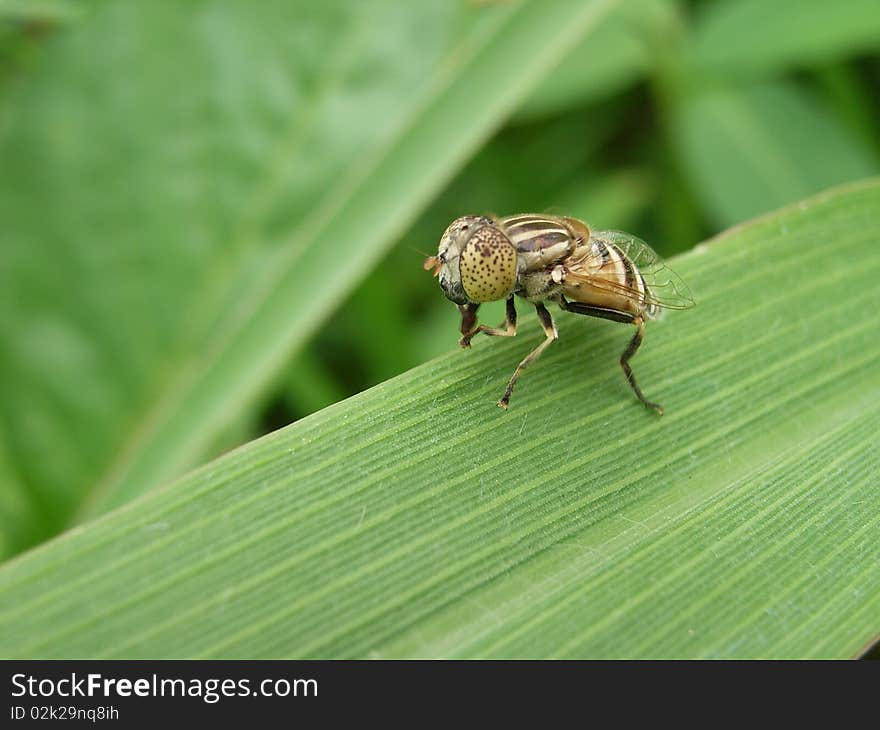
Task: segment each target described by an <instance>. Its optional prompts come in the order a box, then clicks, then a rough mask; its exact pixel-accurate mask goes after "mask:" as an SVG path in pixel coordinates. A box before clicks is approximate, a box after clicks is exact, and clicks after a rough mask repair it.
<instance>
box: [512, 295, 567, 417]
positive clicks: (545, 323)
mask: <svg viewBox="0 0 880 730" xmlns="http://www.w3.org/2000/svg"><path fill="white" fill-rule="evenodd" d="M535 309H536V310H537V312H538V319H539V320H540V321H541V326H542V327H543V328H544V334H545V335H546V339H545V340H544V341H543V342H542V343H541V344H540V345H538V346H537V347H536V348H535V349H534V350H532V351H531V352H530V353H529V354H528V355H526V357H524V358H523V361H522V362H521V363H520V364H519V365H518V366H517V368H516V370H515V371H514V373H513V377H512V378H511V379H510V382H509V383H508V384H507V390H505V391H504V395H503V396H502V397H501V400H500V401H498V405H499V406H500V407H501V408H505V409H506V408H507V405H508V403H509V402H510V394H511V393H513V386H514V385H516V381H517V379H518V378H519V374H520V373H521V372H522V371H523V368H524V367H526V366H527V365H528V364H529V363H530V362H533V361H534V360H537V359H538V358H539V357H540V356H541V353H542V352H544V350H545V349H547V345H549V344H550V343H551V342H553V341H554V340H556V339H557V338H558V337H559V333H558V332H557V331H556V325H555V324H553V317H551V316H550V312H548V311H547V308H546V307H545V306H544V305H543V304H541V303H540V302H539V303H538V304H536V305H535Z"/></svg>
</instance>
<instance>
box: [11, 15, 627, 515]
mask: <svg viewBox="0 0 880 730" xmlns="http://www.w3.org/2000/svg"><path fill="white" fill-rule="evenodd" d="M618 4H619V0H591V1H590V2H579V1H576V0H556V1H554V2H553V3H544V2H536V1H533V2H526V3H515V4H506V3H505V4H499V5H497V6H495V7H490V8H478V7H476V6H474V5H470V4H465V3H448V2H446V1H445V0H431V2H426V3H417V4H406V5H404V6H401V5H400V4H399V3H395V2H389V1H388V0H381V1H379V2H370V3H349V2H328V3H319V4H315V3H312V2H305V1H304V0H299V1H298V2H294V3H290V2H266V3H261V4H260V10H259V12H254V10H253V8H252V7H251V4H250V3H226V2H205V3H200V4H199V5H198V7H197V8H195V9H193V8H191V7H190V6H189V5H188V4H186V3H172V2H167V0H157V1H156V2H150V3H143V2H139V1H135V0H124V1H121V2H104V3H99V4H97V5H96V9H95V11H94V12H93V13H91V14H90V15H89V17H88V19H87V20H86V21H84V22H82V23H78V24H76V27H75V28H71V29H67V28H65V30H64V31H63V32H62V33H59V35H58V37H57V38H56V39H54V40H53V42H52V43H51V44H50V45H49V47H47V48H46V49H45V54H44V56H43V58H42V59H41V63H40V64H39V68H38V69H36V70H35V71H34V72H33V74H32V75H31V76H29V77H27V78H25V79H23V80H22V82H21V83H18V84H17V85H16V88H15V93H14V94H13V95H12V96H13V99H12V101H11V103H10V105H9V109H8V110H6V114H5V116H6V117H8V119H4V121H5V122H6V123H5V124H4V125H3V126H2V129H0V157H2V159H3V168H4V169H3V175H2V177H0V218H2V220H3V222H4V225H3V227H2V230H0V248H2V250H3V251H4V255H5V261H4V264H5V265H4V266H3V267H2V268H0V292H2V293H0V297H2V300H0V304H2V305H3V306H2V307H0V342H2V344H3V347H4V350H6V351H5V352H4V358H3V360H2V363H3V365H2V377H0V404H2V410H0V423H2V426H3V431H4V434H3V435H4V438H5V439H6V441H7V442H8V444H9V450H10V452H11V454H12V457H13V458H14V460H15V462H16V465H17V467H18V470H19V472H20V473H21V474H23V475H26V478H27V481H28V485H27V486H28V490H29V492H30V493H31V494H33V495H34V497H33V500H34V503H35V505H40V506H43V510H42V511H43V514H41V516H40V518H41V520H42V522H43V524H42V525H41V529H42V530H44V531H49V532H51V531H53V530H56V531H57V530H58V529H60V527H61V526H63V525H65V524H68V523H69V522H70V520H71V519H72V516H73V515H79V516H80V517H81V516H84V515H88V514H94V513H96V512H100V511H101V510H104V509H106V508H108V507H109V506H112V505H116V504H119V503H121V502H124V501H125V500H127V499H128V498H130V497H131V496H133V495H135V494H138V493H140V492H142V491H144V490H146V489H147V488H149V487H151V486H153V485H154V484H156V483H158V482H161V481H165V480H167V479H169V478H171V477H173V476H177V475H178V474H180V473H181V472H182V471H184V470H185V469H186V468H187V467H189V466H192V465H193V464H195V463H197V462H199V461H200V460H201V459H203V458H204V455H205V452H206V451H207V450H208V449H209V448H210V445H211V444H212V443H214V442H215V440H216V438H217V435H218V434H219V433H221V432H222V431H223V430H224V429H225V428H226V427H227V426H228V425H229V424H230V423H232V422H234V421H235V420H236V419H237V417H238V416H239V414H241V413H242V412H243V411H244V410H246V409H247V408H249V407H253V406H254V404H255V402H256V401H257V400H258V399H259V398H260V397H261V396H262V395H263V394H264V392H265V389H266V387H267V385H269V384H270V382H271V381H272V379H273V378H274V377H277V376H278V375H279V374H280V373H281V372H283V370H284V367H285V366H286V363H287V362H288V360H289V356H290V354H291V353H292V352H293V351H294V350H295V349H296V348H297V347H298V346H299V345H300V344H302V343H303V342H304V340H305V339H306V338H308V337H309V336H310V335H311V334H312V333H314V331H315V330H316V329H317V328H318V327H320V325H321V323H322V322H323V321H324V320H325V319H326V317H327V316H328V314H329V313H330V312H331V311H332V310H333V308H334V307H336V306H338V304H339V303H340V302H341V301H343V299H344V297H345V296H346V294H347V293H349V292H350V291H351V289H352V288H353V286H354V285H355V284H356V283H357V282H358V281H359V280H361V279H362V278H363V277H364V276H366V275H367V274H368V273H369V271H370V270H371V268H372V267H373V266H374V265H375V264H376V263H377V262H378V261H379V260H380V259H381V256H382V255H383V253H384V252H385V251H386V250H387V249H388V247H389V246H390V245H391V243H392V242H393V240H394V238H395V236H398V235H399V234H400V233H401V231H402V230H403V229H404V228H405V226H406V225H407V224H408V223H409V222H410V221H411V219H412V218H413V217H414V216H415V215H416V213H417V212H418V211H419V209H420V208H421V207H422V206H424V205H425V203H426V202H427V201H428V200H430V199H431V198H432V196H433V195H435V194H436V192H437V191H438V189H439V188H440V187H441V186H442V185H443V184H444V182H445V181H446V180H448V178H449V177H450V176H451V175H452V174H453V173H454V172H455V171H456V169H457V168H458V167H460V166H461V165H462V164H463V163H464V161H465V160H466V159H467V158H468V156H469V155H471V154H472V153H473V151H474V150H475V149H477V148H478V147H479V145H480V144H481V143H482V142H483V141H484V140H485V139H486V138H487V137H488V136H489V135H490V134H491V133H492V132H493V131H494V130H495V129H496V128H497V127H498V126H499V125H500V124H501V123H502V122H503V121H504V119H505V118H506V117H507V116H508V115H509V114H510V113H511V112H512V111H513V110H514V109H515V108H516V106H517V104H518V103H519V102H520V101H521V100H522V99H523V98H524V97H525V95H526V94H527V93H528V92H529V91H530V90H531V89H532V88H533V87H534V86H535V85H536V84H537V83H538V82H539V81H540V79H541V78H542V76H543V75H544V74H545V73H546V72H547V71H548V70H549V69H550V68H552V66H553V65H554V63H555V62H556V61H557V60H558V59H559V58H560V57H561V56H562V55H563V54H564V53H565V52H566V51H567V50H568V49H569V48H570V47H572V46H573V45H574V44H575V43H577V42H578V41H579V40H580V39H582V38H583V37H584V36H585V35H587V34H589V33H590V32H591V30H592V29H593V28H594V27H595V25H596V24H598V23H599V22H600V20H601V19H602V18H603V17H604V15H605V14H606V13H608V12H611V11H612V10H613V9H614V8H615V7H616V6H617V5H618ZM534 37H540V38H541V39H542V42H541V43H539V44H533V43H532V40H533V38H534ZM523 48H529V52H528V53H524V52H522V49H523ZM110 69H112V73H108V70H110ZM181 75H183V80H182V81H181V83H182V84H184V83H185V88H186V92H185V93H184V92H183V91H182V90H179V89H178V88H177V87H176V86H174V84H175V82H176V80H177V79H180V78H181ZM172 87H173V88H172ZM34 251H37V252H40V254H41V255H38V256H34ZM21 414H26V416H25V417H21ZM70 433H76V434H77V439H76V441H75V442H73V441H71V439H70V438H69V434H70ZM50 451H51V452H52V453H53V454H54V455H55V456H54V458H53V459H52V460H46V459H45V458H43V454H45V453H47V452H50ZM35 511H39V510H37V509H36V507H35ZM0 527H2V526H0Z"/></svg>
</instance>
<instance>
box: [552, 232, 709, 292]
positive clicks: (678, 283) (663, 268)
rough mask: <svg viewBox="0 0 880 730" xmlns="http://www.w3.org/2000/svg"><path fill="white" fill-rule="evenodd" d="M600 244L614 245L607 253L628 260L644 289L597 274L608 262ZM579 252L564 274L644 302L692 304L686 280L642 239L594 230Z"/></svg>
mask: <svg viewBox="0 0 880 730" xmlns="http://www.w3.org/2000/svg"><path fill="white" fill-rule="evenodd" d="M602 244H604V247H614V248H613V249H612V251H611V255H612V256H613V254H614V253H615V251H614V249H616V253H617V254H618V255H619V256H621V257H622V258H623V260H624V266H626V265H627V263H626V262H629V264H630V265H632V266H633V267H634V268H635V270H636V271H637V272H638V273H640V274H641V275H642V278H643V279H644V281H645V284H647V292H643V291H642V289H641V287H639V286H638V284H635V285H634V286H627V285H626V284H624V283H623V282H618V281H612V280H610V279H607V278H605V277H602V276H597V275H596V272H597V270H599V269H601V268H602V267H603V266H606V265H607V264H608V260H609V259H608V257H609V252H608V251H607V249H604V250H603V245H602ZM584 248H585V249H586V251H585V253H584V254H583V255H580V256H578V255H577V254H575V256H574V257H572V258H571V259H569V261H568V262H567V267H566V268H567V269H568V275H569V276H572V277H574V278H576V279H581V280H582V281H584V282H586V283H589V285H590V286H592V287H595V288H597V289H605V290H606V291H608V292H609V293H613V294H622V295H624V296H630V297H633V298H635V299H637V300H641V301H643V302H644V303H646V304H649V305H655V306H658V307H663V308H664V309H688V308H690V307H692V306H694V298H693V295H692V294H691V291H690V289H689V288H688V286H687V284H685V283H684V281H682V278H681V277H680V276H679V275H678V274H676V273H675V272H674V271H673V270H672V269H670V268H669V267H668V266H667V265H666V264H665V263H664V261H663V259H661V258H660V257H659V256H658V255H657V253H656V252H655V251H654V249H652V248H651V247H650V246H649V245H648V244H647V243H645V242H644V241H643V240H642V239H640V238H636V237H635V236H633V235H632V234H631V233H625V232H624V231H594V232H593V233H592V235H591V236H590V245H589V246H585V247H584Z"/></svg>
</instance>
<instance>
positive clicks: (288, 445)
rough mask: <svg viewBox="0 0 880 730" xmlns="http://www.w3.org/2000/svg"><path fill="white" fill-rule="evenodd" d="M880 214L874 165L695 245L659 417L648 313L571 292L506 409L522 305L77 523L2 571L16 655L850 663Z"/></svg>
mask: <svg viewBox="0 0 880 730" xmlns="http://www.w3.org/2000/svg"><path fill="white" fill-rule="evenodd" d="M878 227H880V181H877V180H874V181H867V182H863V183H860V184H857V185H850V186H847V187H845V188H842V189H838V190H834V191H830V192H828V193H825V194H823V195H821V196H819V197H817V198H814V199H811V200H805V201H802V202H801V203H799V204H797V205H795V206H793V207H791V208H789V209H787V210H783V211H780V212H777V213H774V214H772V215H769V216H766V217H765V218H762V219H760V220H757V221H753V222H750V223H745V224H743V225H741V226H738V227H737V228H735V229H734V230H733V231H731V232H729V233H727V234H725V235H724V236H722V237H721V238H720V239H718V240H715V241H712V242H710V243H709V244H707V245H705V246H700V247H698V248H697V249H695V250H693V251H690V252H688V253H686V254H684V255H683V256H680V257H678V258H677V259H676V260H675V261H674V262H673V265H674V266H675V268H676V270H678V271H679V273H681V274H682V275H683V276H684V278H685V280H686V281H687V282H688V283H689V284H690V285H691V287H692V288H693V290H694V294H695V295H696V298H697V306H696V308H695V309H693V310H691V311H689V312H676V313H671V314H670V315H669V316H667V317H666V318H665V319H663V320H661V321H658V322H652V323H650V325H649V328H648V332H647V337H646V340H645V344H644V345H643V347H642V350H641V351H640V352H639V355H638V357H637V358H636V359H635V368H636V373H637V376H638V377H639V379H640V383H641V385H642V387H643V388H644V389H645V391H646V393H647V394H648V395H649V396H652V397H654V398H657V399H658V400H660V401H661V402H662V403H664V405H665V406H666V415H665V416H663V418H658V417H657V416H656V415H655V414H653V413H649V412H647V411H646V410H645V409H644V408H643V407H642V406H641V405H640V404H639V403H638V402H637V401H636V399H635V397H634V396H633V394H632V392H631V391H630V390H629V388H628V387H627V385H626V383H625V381H624V378H623V375H622V373H621V372H620V369H619V368H618V367H617V357H618V355H619V354H620V352H621V350H622V349H623V347H624V344H625V342H626V341H627V340H628V339H629V337H630V335H631V332H630V328H626V327H622V326H621V325H618V324H614V323H610V322H601V321H597V320H594V319H588V318H584V317H576V316H574V315H569V316H564V315H563V314H561V313H560V314H559V316H558V317H557V322H558V324H559V328H560V339H559V342H558V343H556V344H554V346H553V347H552V348H550V349H549V350H548V351H547V352H546V353H545V354H544V356H543V357H542V358H541V360H539V361H538V362H537V363H535V364H534V365H533V366H532V367H530V368H529V369H528V370H527V371H526V372H525V374H524V375H523V378H522V379H521V380H520V382H519V385H518V388H517V391H516V392H515V393H514V399H513V403H512V408H511V410H510V411H509V412H502V411H501V410H500V409H498V408H497V407H496V406H495V401H496V400H497V398H498V397H499V394H500V392H501V390H502V389H503V388H504V385H505V383H506V381H507V377H508V376H509V374H510V372H511V370H512V368H513V367H514V364H515V363H516V362H517V360H518V359H519V358H520V357H521V356H522V355H523V354H524V353H525V352H527V351H528V350H529V349H531V348H532V347H534V346H535V345H536V344H537V343H538V342H539V341H540V339H541V338H542V336H543V335H542V333H541V332H540V328H539V327H538V326H537V323H536V322H535V319H534V317H533V316H529V317H523V321H522V325H521V333H520V335H519V336H518V337H516V338H514V339H506V340H504V339H489V338H483V340H481V341H479V342H475V343H474V348H473V350H471V351H469V352H461V351H458V352H453V353H449V354H447V355H444V356H442V357H440V358H438V359H437V360H435V361H433V362H430V363H427V364H426V365H424V366H421V367H419V368H417V369H415V370H413V371H411V372H408V373H406V374H404V375H402V376H401V377H398V378H395V379H393V380H390V381H388V382H386V383H383V384H382V385H381V386H379V387H377V388H374V389H372V390H369V391H367V392H364V393H360V394H358V395H357V396H355V397H353V398H351V399H349V400H347V401H344V402H342V403H338V404H336V405H334V406H331V407H330V408H328V409H326V410H324V411H321V412H320V413H316V414H314V415H313V416H311V417H309V418H306V419H303V420H302V421H300V422H298V423H295V424H293V425H292V426H290V427H288V428H285V429H283V430H281V431H279V432H277V433H274V434H272V435H270V436H267V437H265V438H262V439H260V440H258V441H255V442H253V443H250V444H248V445H246V446H244V447H242V448H240V449H238V450H236V451H235V452H233V453H231V454H229V455H227V456H225V457H224V458H222V459H219V460H217V461H214V462H213V463H211V464H208V465H206V466H205V467H203V468H201V469H199V470H197V471H195V472H193V473H191V474H189V475H188V476H185V477H184V478H182V479H181V480H179V481H178V482H176V483H175V484H171V485H169V486H168V487H167V488H164V489H160V490H156V491H154V492H152V493H151V494H148V495H145V496H144V497H143V498H141V499H139V500H136V501H134V502H132V503H130V504H128V505H126V506H125V507H123V508H122V509H119V510H117V511H115V512H113V513H112V514H109V515H105V516H104V517H102V518H100V519H98V520H96V521H94V522H91V523H89V524H85V525H82V526H80V527H79V528H77V529H76V530H73V531H71V532H70V533H68V534H66V535H63V536H61V537H60V538H59V539H57V540H55V541H53V542H52V543H51V544H49V545H47V546H45V547H43V548H40V549H37V550H34V551H33V552H31V553H28V554H26V555H23V556H20V557H18V558H16V559H15V560H13V561H11V562H9V563H8V564H7V565H5V566H3V567H0V625H2V626H3V628H4V630H3V631H2V632H0V656H3V657H6V658H14V657H26V658H37V657H78V658H84V657H126V658H137V657H157V656H160V657H229V658H233V657H252V658H271V657H295V658H299V657H369V656H374V657H541V658H547V657H590V658H594V657H847V656H852V655H853V654H855V653H856V652H857V651H858V650H859V649H860V648H861V647H863V646H864V645H865V643H866V642H867V641H868V640H869V639H870V638H871V637H873V636H875V635H876V632H877V628H878V624H877V620H878V618H877V617H878V616H880V541H878V540H877V535H878V532H880V489H877V484H878V480H880V451H878V449H877V444H876V430H877V424H878V422H880V369H878V368H877V367H876V364H877V361H878V358H880V338H878V337H877V333H876V329H877V327H876V325H877V317H876V315H875V314H874V313H876V312H877V311H878V309H880V288H878V287H877V286H876V281H877V277H878V276H880V250H878V248H877V245H876V235H877V234H876V231H877V229H878ZM853 262H858V265H857V266H854V265H853ZM437 294H438V296H439V295H440V292H439V290H438V291H437ZM450 308H451V309H454V307H452V306H451V305H450ZM854 312H859V313H863V312H867V313H868V315H867V316H853V313H854Z"/></svg>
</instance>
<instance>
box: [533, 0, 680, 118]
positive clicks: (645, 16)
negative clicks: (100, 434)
mask: <svg viewBox="0 0 880 730" xmlns="http://www.w3.org/2000/svg"><path fill="white" fill-rule="evenodd" d="M674 24H675V11H674V9H673V6H672V5H671V3H670V2H669V0H632V1H631V2H627V3H626V4H624V5H622V6H621V7H620V9H619V10H618V11H617V12H615V13H612V14H609V15H608V17H607V18H606V19H605V20H604V21H603V23H602V24H601V25H600V26H599V28H598V29H597V32H596V33H595V34H592V35H590V36H589V37H587V38H585V39H584V40H583V41H582V42H581V43H580V44H578V45H577V46H575V48H574V49H573V50H572V51H571V52H570V53H568V54H567V55H566V56H565V58H564V59H563V60H562V61H561V62H560V63H559V65H558V66H556V68H554V69H553V70H552V71H551V72H550V73H548V74H547V77H546V78H545V79H543V80H542V81H541V83H540V84H539V85H538V86H537V87H536V88H535V90H534V91H533V92H532V93H531V94H530V95H529V97H528V98H527V99H526V101H525V102H523V104H522V105H521V106H520V108H519V110H518V111H517V113H516V119H517V120H520V121H525V120H531V119H537V118H539V117H546V116H550V115H552V114H558V113H559V112H561V111H563V110H565V109H569V108H571V107H574V106H582V105H583V104H586V103H588V102H590V101H595V100H597V99H599V98H602V97H606V96H610V95H611V94H613V93H615V92H618V91H620V90H622V89H624V88H626V87H628V86H630V85H632V84H634V83H635V82H636V81H638V80H639V79H641V78H642V77H644V76H646V75H648V74H650V72H651V71H652V70H653V69H654V67H655V62H656V49H657V45H658V44H662V43H663V41H662V37H663V36H664V35H665V34H668V33H669V32H670V30H669V29H670V27H672V26H673V25H674Z"/></svg>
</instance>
